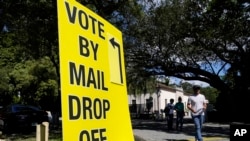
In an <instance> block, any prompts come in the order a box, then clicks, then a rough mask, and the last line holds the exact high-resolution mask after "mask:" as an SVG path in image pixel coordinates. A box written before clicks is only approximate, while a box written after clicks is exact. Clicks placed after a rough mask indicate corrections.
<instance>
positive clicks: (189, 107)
mask: <svg viewBox="0 0 250 141" xmlns="http://www.w3.org/2000/svg"><path fill="white" fill-rule="evenodd" d="M187 108H188V109H189V110H190V111H191V112H193V113H195V111H194V109H193V108H192V106H191V103H188V104H187Z"/></svg>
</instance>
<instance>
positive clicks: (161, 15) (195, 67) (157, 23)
mask: <svg viewBox="0 0 250 141" xmlns="http://www.w3.org/2000/svg"><path fill="white" fill-rule="evenodd" d="M249 7H250V6H249V3H247V2H245V1H231V0H226V1H219V0H212V1H202V0H198V1H197V0H196V1H194V0H185V1H182V0H172V1H171V0H170V1H165V2H164V3H162V4H161V5H158V7H154V8H152V9H153V10H152V9H150V10H149V11H148V13H147V16H144V18H142V19H141V21H139V20H138V22H136V23H134V24H133V25H131V27H130V28H131V30H132V32H131V34H130V36H131V37H130V39H131V40H126V42H127V43H126V45H128V46H126V49H127V50H126V53H127V56H129V57H128V59H127V63H128V64H130V63H131V64H133V67H135V68H139V70H138V71H140V72H142V71H144V72H145V73H147V74H148V75H166V76H174V77H177V78H181V79H184V80H200V81H203V82H206V83H208V84H210V86H212V87H214V88H216V89H218V90H219V91H220V94H219V97H218V102H219V103H220V104H222V105H217V106H218V109H219V110H220V111H221V112H225V114H223V115H228V114H229V113H230V114H231V113H232V112H230V111H232V109H233V111H237V113H238V112H239V111H238V110H236V109H234V107H231V106H230V104H231V102H232V101H231V99H232V98H233V99H234V98H235V99H237V105H238V106H239V105H241V106H242V107H244V103H247V101H248V100H249V98H250V89H249V87H250V74H249V73H248V72H249V71H250V70H249V68H250V64H249V63H248V61H249V60H250V58H249V56H250V47H249V41H250V40H249V34H250V32H249V30H250V28H249V18H250V17H249V16H250V14H249ZM135 26H136V27H137V29H136V28H134V27H135ZM221 74H225V75H226V79H222V77H221ZM239 93H240V95H239ZM229 109H230V110H229ZM248 119H249V117H247V118H245V119H242V118H241V119H239V118H238V119H237V118H235V117H234V118H233V119H232V120H233V121H245V122H247V121H248Z"/></svg>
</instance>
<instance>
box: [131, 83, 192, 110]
mask: <svg viewBox="0 0 250 141" xmlns="http://www.w3.org/2000/svg"><path fill="white" fill-rule="evenodd" d="M159 88H160V89H159V99H158V98H157V94H156V93H153V94H149V93H148V94H141V95H136V96H135V95H128V103H129V104H132V100H136V104H142V105H144V107H143V109H144V110H146V99H148V98H149V97H150V96H151V97H152V98H153V108H152V112H154V111H160V110H161V109H162V110H163V109H164V108H165V105H166V102H167V103H169V102H170V99H171V98H173V99H174V103H176V102H178V97H179V96H181V97H182V102H183V103H184V107H185V109H186V107H187V100H188V96H187V95H184V93H183V91H182V89H180V88H170V87H167V86H161V87H159Z"/></svg>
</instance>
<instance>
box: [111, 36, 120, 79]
mask: <svg viewBox="0 0 250 141" xmlns="http://www.w3.org/2000/svg"><path fill="white" fill-rule="evenodd" d="M109 41H110V43H111V44H112V46H113V48H114V49H115V47H117V48H118V55H119V56H118V57H119V64H120V66H119V67H120V75H121V83H123V78H122V62H121V52H120V45H119V44H118V43H117V42H116V41H115V38H112V39H110V40H109Z"/></svg>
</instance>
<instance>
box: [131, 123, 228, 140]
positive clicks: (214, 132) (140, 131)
mask: <svg viewBox="0 0 250 141" xmlns="http://www.w3.org/2000/svg"><path fill="white" fill-rule="evenodd" d="M132 125H133V133H134V135H135V136H138V137H140V138H142V139H144V140H145V141H194V140H195V139H194V133H195V132H194V125H193V123H192V121H191V119H186V120H185V122H184V125H183V130H182V132H179V131H175V130H174V131H167V122H166V121H154V120H140V119H132ZM174 127H175V126H174ZM229 133H230V129H229V124H221V123H210V122H206V123H204V126H203V132H202V135H203V140H204V141H229V140H230V139H229Z"/></svg>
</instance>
